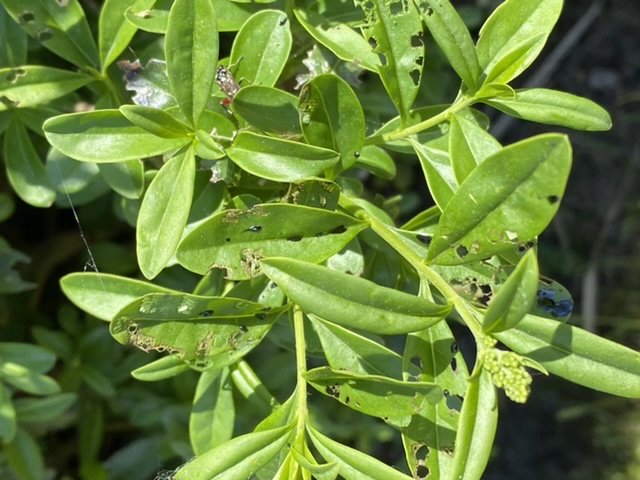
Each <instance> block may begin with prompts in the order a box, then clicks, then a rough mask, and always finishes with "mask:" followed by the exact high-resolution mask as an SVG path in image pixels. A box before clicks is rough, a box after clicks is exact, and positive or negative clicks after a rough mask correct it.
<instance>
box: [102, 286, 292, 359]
mask: <svg viewBox="0 0 640 480" xmlns="http://www.w3.org/2000/svg"><path fill="white" fill-rule="evenodd" d="M287 308H288V307H286V306H285V307H279V308H270V307H265V306H264V305H261V304H259V303H255V302H250V301H248V300H244V299H239V298H229V297H202V296H198V295H189V294H163V293H150V294H148V295H145V296H144V297H140V298H138V299H136V300H135V301H133V302H132V303H130V304H129V305H127V306H126V307H124V308H123V309H122V310H120V312H119V313H118V314H117V315H116V316H115V318H114V320H113V321H112V322H111V324H110V327H109V329H110V331H111V334H112V335H113V337H114V338H115V339H116V340H117V341H118V342H120V343H123V344H127V343H130V344H133V345H135V346H136V347H138V348H140V349H141V350H143V351H147V352H148V351H152V350H155V351H160V352H168V353H174V354H177V355H178V356H179V358H180V359H181V360H183V361H184V362H186V363H187V364H189V365H190V366H191V367H192V368H195V369H198V370H206V369H215V368H222V367H225V366H227V365H230V364H232V363H233V362H235V361H237V360H239V359H240V358H242V357H243V356H244V355H246V354H247V353H249V352H250V351H251V350H253V348H255V347H256V346H257V345H258V344H259V343H260V342H261V341H262V339H263V338H264V336H265V335H266V334H267V332H268V331H269V329H270V328H271V325H272V324H273V322H274V321H275V320H276V319H277V318H278V317H279V316H280V315H281V314H282V313H283V312H284V311H286V309H287Z"/></svg>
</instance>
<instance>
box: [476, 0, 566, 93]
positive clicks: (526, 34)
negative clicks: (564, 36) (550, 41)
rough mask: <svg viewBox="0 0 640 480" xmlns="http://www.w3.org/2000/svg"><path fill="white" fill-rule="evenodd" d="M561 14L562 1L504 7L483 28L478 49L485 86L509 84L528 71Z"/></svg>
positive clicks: (513, 2)
mask: <svg viewBox="0 0 640 480" xmlns="http://www.w3.org/2000/svg"><path fill="white" fill-rule="evenodd" d="M561 10H562V0H539V1H536V2H530V1H526V0H524V1H523V0H506V1H505V2H503V3H502V4H500V6H499V7H498V8H496V9H495V10H494V12H493V13H492V14H491V16H490V17H489V18H488V19H487V21H486V22H485V24H484V25H483V26H482V29H481V30H480V38H479V39H478V43H477V46H476V51H477V53H478V60H479V62H480V67H481V68H482V70H483V75H484V82H485V83H490V82H496V83H508V82H509V81H510V80H512V79H514V78H515V77H517V76H518V75H519V74H520V73H522V72H523V71H524V70H526V69H527V67H528V66H529V65H531V63H532V62H533V61H534V60H535V59H536V57H537V56H538V54H539V53H540V51H541V50H542V48H543V47H544V45H545V43H546V42H547V38H548V37H549V34H550V33H551V30H552V29H553V27H554V25H555V24H556V22H557V20H558V17H559V16H560V11H561ZM505 59H506V60H507V61H505Z"/></svg>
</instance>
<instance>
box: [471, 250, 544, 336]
mask: <svg viewBox="0 0 640 480" xmlns="http://www.w3.org/2000/svg"><path fill="white" fill-rule="evenodd" d="M538 276H539V274H538V261H537V259H536V252H535V250H534V249H530V250H529V251H528V252H527V253H525V255H524V256H523V257H522V259H521V260H520V262H519V263H518V265H517V267H516V268H515V270H514V271H513V272H512V273H511V275H509V277H508V278H507V281H506V282H504V283H503V284H502V286H500V288H499V289H498V293H497V294H496V295H495V296H494V297H493V299H492V300H491V304H490V305H489V309H488V310H487V311H486V313H485V314H484V320H483V321H482V329H483V330H484V331H485V332H487V333H488V332H500V331H502V330H508V329H510V328H513V327H514V326H515V325H517V323H518V322H519V321H520V320H522V318H523V317H524V316H525V315H526V314H527V313H528V312H529V310H531V308H533V305H534V302H535V298H536V291H537V290H538Z"/></svg>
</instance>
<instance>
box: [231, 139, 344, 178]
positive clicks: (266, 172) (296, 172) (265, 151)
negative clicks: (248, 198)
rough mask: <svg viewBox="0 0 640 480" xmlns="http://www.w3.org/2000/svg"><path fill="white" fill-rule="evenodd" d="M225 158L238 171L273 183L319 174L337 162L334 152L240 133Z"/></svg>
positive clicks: (303, 144)
mask: <svg viewBox="0 0 640 480" xmlns="http://www.w3.org/2000/svg"><path fill="white" fill-rule="evenodd" d="M227 155H228V156H229V158H231V160H233V161H234V163H236V164H237V165H238V166H239V167H240V168H242V169H243V170H246V171H247V172H249V173H252V174H253V175H256V176H259V177H263V178H267V179H269V180H274V181H276V182H294V181H296V180H300V179H303V178H307V177H314V176H318V175H321V174H322V172H324V171H325V170H326V169H328V168H330V167H332V166H333V165H335V164H336V163H337V162H338V158H339V157H338V153H337V152H334V151H333V150H328V149H326V148H320V147H315V146H312V145H307V144H305V143H299V142H292V141H289V140H281V139H278V138H273V137H267V136H265V135H258V134H256V133H250V132H241V133H239V134H238V136H237V137H236V139H235V141H234V142H233V145H232V146H231V147H230V148H228V149H227Z"/></svg>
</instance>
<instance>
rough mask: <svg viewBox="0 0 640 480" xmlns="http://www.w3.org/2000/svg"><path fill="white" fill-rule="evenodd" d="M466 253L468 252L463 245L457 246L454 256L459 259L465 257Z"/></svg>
mask: <svg viewBox="0 0 640 480" xmlns="http://www.w3.org/2000/svg"><path fill="white" fill-rule="evenodd" d="M468 253H469V250H468V249H467V247H465V246H464V245H459V246H458V248H456V254H457V255H458V256H459V257H460V258H464V257H466V256H467V254H468Z"/></svg>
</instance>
